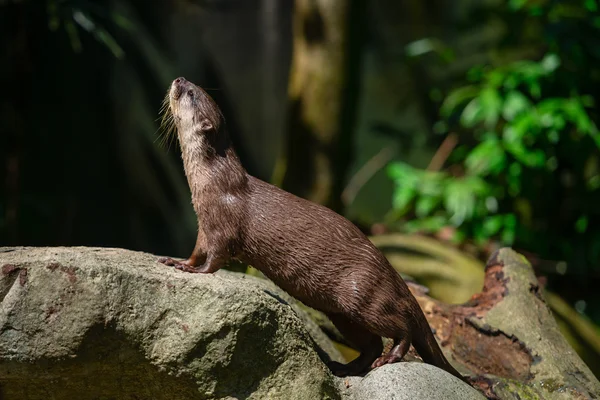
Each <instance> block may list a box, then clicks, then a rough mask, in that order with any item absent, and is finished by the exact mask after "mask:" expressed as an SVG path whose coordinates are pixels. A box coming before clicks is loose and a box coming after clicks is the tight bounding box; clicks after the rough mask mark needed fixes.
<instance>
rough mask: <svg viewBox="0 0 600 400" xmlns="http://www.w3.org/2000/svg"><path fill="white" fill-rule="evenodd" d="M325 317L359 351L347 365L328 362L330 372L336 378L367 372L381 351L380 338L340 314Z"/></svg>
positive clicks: (381, 343)
mask: <svg viewBox="0 0 600 400" xmlns="http://www.w3.org/2000/svg"><path fill="white" fill-rule="evenodd" d="M327 316H328V317H329V319H330V320H331V322H333V324H334V325H335V327H336V328H337V329H338V330H339V331H340V333H341V334H342V335H343V336H344V337H345V338H346V339H347V340H348V341H349V342H350V343H352V345H354V346H356V347H357V349H358V350H359V351H360V355H359V356H358V357H357V358H356V359H354V360H352V361H350V362H349V363H348V364H341V363H338V362H335V361H332V362H330V363H329V364H328V367H329V369H330V370H331V372H332V373H333V374H334V375H336V376H347V375H359V374H361V373H364V372H367V371H368V370H369V367H370V366H371V363H373V361H374V360H375V359H376V358H377V357H379V356H380V355H381V352H382V351H383V342H382V341H381V337H380V336H378V335H375V334H374V333H371V332H369V331H368V330H367V329H365V328H363V327H362V326H360V325H358V324H356V323H354V322H352V321H350V320H349V319H348V318H346V317H345V316H343V315H342V314H327Z"/></svg>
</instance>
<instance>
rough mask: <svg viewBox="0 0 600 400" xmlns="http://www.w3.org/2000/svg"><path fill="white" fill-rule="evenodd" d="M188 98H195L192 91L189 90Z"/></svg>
mask: <svg viewBox="0 0 600 400" xmlns="http://www.w3.org/2000/svg"><path fill="white" fill-rule="evenodd" d="M188 96H190V97H192V98H193V97H194V91H193V90H192V89H190V90H188Z"/></svg>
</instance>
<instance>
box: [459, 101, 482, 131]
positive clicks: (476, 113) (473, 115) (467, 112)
mask: <svg viewBox="0 0 600 400" xmlns="http://www.w3.org/2000/svg"><path fill="white" fill-rule="evenodd" d="M482 119H483V111H482V109H481V101H480V99H479V97H475V98H474V99H473V100H471V101H470V102H469V104H467V106H466V107H465V109H464V110H463V112H462V114H461V116H460V122H461V123H462V124H463V126H464V127H466V128H472V127H473V126H475V125H476V124H477V123H478V122H480V121H481V120H482Z"/></svg>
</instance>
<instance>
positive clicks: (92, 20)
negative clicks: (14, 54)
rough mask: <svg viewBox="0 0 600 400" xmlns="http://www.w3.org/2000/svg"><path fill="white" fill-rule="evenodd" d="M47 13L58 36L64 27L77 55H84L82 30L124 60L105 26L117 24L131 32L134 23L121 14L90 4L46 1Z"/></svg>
mask: <svg viewBox="0 0 600 400" xmlns="http://www.w3.org/2000/svg"><path fill="white" fill-rule="evenodd" d="M46 12H47V14H48V27H49V28H50V30H51V31H53V32H55V31H58V30H59V29H60V28H61V26H62V27H63V28H64V30H65V32H66V33H67V35H68V36H69V41H70V43H71V47H72V48H73V51H74V52H76V53H79V52H81V51H82V44H81V39H80V37H79V30H80V29H83V31H84V32H87V33H88V34H91V35H92V36H93V37H94V38H95V39H96V40H97V41H98V42H99V43H101V44H102V45H104V46H105V47H106V48H107V49H108V50H110V52H111V53H112V54H113V56H115V57H116V58H118V59H121V58H123V57H124V56H125V52H124V51H123V49H122V48H121V46H120V45H119V43H117V41H116V40H115V38H114V37H113V35H112V34H111V33H110V32H109V31H108V30H107V29H106V28H105V26H104V24H103V23H102V21H104V22H105V23H110V24H114V25H116V26H118V27H119V28H121V29H124V30H129V29H132V24H131V22H130V21H128V20H127V18H125V17H123V16H122V15H120V14H119V13H116V12H114V11H111V10H110V9H109V8H108V7H106V6H103V5H99V4H96V3H94V2H91V1H88V0H62V1H61V0H46Z"/></svg>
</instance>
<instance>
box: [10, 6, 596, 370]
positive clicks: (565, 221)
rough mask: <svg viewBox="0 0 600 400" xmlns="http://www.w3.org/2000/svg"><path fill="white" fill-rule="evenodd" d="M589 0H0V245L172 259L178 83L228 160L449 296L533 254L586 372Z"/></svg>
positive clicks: (590, 226)
mask: <svg viewBox="0 0 600 400" xmlns="http://www.w3.org/2000/svg"><path fill="white" fill-rule="evenodd" d="M599 7H600V2H599V1H598V0H563V1H558V0H452V1H442V0H371V1H367V0H329V1H327V0H297V1H295V2H294V1H292V0H210V1H209V0H204V1H200V0H197V1H194V0H152V1H142V0H97V1H92V0H0V44H1V50H0V82H1V86H0V87H1V93H0V179H1V180H0V245H28V246H62V245H66V246H73V245H86V246H112V247H123V248H128V249H134V250H141V251H148V252H152V253H155V254H162V255H170V256H178V257H187V256H188V255H189V253H190V251H191V249H192V248H193V245H194V241H195V231H196V218H195V215H194V214H193V210H192V207H191V204H190V198H189V189H188V187H187V182H186V180H185V177H184V174H183V168H182V164H181V160H180V155H179V149H178V145H177V143H176V142H171V143H168V142H167V143H163V141H162V139H161V135H160V133H161V132H160V129H159V123H158V122H157V121H158V118H159V115H158V111H159V108H160V105H161V101H162V99H163V97H164V95H165V93H166V91H167V89H168V87H169V84H170V82H171V80H173V79H174V78H176V77H178V76H184V77H186V78H187V79H188V80H191V81H192V82H194V83H196V84H198V85H200V86H202V87H204V88H206V89H207V90H208V92H209V94H211V95H212V96H213V97H214V98H215V100H216V101H217V103H218V104H219V105H220V106H221V108H222V110H223V112H224V114H225V117H226V119H227V121H228V125H229V129H230V133H231V135H232V139H233V141H234V145H235V147H236V149H237V151H238V154H239V155H240V157H241V159H242V162H243V164H244V165H245V166H246V168H247V169H248V171H249V172H250V173H251V174H253V175H255V176H258V177H259V178H261V179H263V180H265V181H269V182H271V183H273V184H276V185H278V186H280V187H283V188H284V189H286V190H288V191H290V192H293V193H295V194H297V195H300V196H302V197H305V198H309V199H311V200H313V201H316V202H319V203H321V204H324V205H327V206H328V207H331V208H333V209H334V210H336V211H337V212H339V213H341V214H344V215H345V216H347V217H348V218H349V219H351V220H352V221H353V222H354V223H355V224H357V225H358V226H360V227H361V229H363V230H364V231H365V233H367V234H369V235H370V236H371V237H372V239H373V241H374V242H375V243H376V244H377V245H378V246H380V247H381V248H382V249H383V250H384V252H385V253H386V255H387V256H388V258H389V259H390V261H391V262H392V264H393V265H394V267H396V268H397V269H398V270H399V271H401V272H402V273H404V274H407V275H409V276H411V277H412V278H414V279H415V280H417V281H418V282H420V283H423V284H425V285H427V286H428V287H430V289H431V295H432V296H433V297H437V298H439V299H442V300H444V301H447V302H452V303H461V302H464V301H466V300H468V298H469V297H470V296H471V295H472V294H474V293H476V292H478V291H480V290H481V286H482V282H483V268H484V264H485V260H486V259H487V257H489V255H490V254H491V252H493V251H494V250H495V249H497V248H499V247H502V246H512V247H513V248H514V249H516V250H517V251H519V252H521V253H522V254H524V255H525V256H526V257H527V258H528V259H529V261H530V262H531V264H532V266H533V268H534V270H535V272H536V274H537V275H538V277H539V279H540V282H541V283H542V284H543V285H544V286H545V288H546V290H547V291H546V299H547V301H548V304H549V305H550V307H551V309H552V311H553V312H554V314H555V316H556V318H557V320H558V322H559V324H560V326H561V329H562V331H563V333H564V334H565V335H566V336H567V338H568V339H569V341H570V343H571V344H572V345H573V346H574V348H575V349H576V350H577V351H578V353H579V354H580V355H581V356H582V358H583V359H584V360H585V361H586V363H588V365H589V366H590V367H591V368H592V369H593V370H594V372H595V373H596V375H597V376H598V375H600V335H599V330H598V327H597V325H598V324H599V323H600V295H599V290H598V288H599V287H600V275H599V272H600V230H599V229H598V222H599V219H600V218H599V217H600V133H599V132H598V128H597V124H598V119H599V117H600V116H599V114H598V107H599V101H600V90H599V89H600V11H599Z"/></svg>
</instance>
